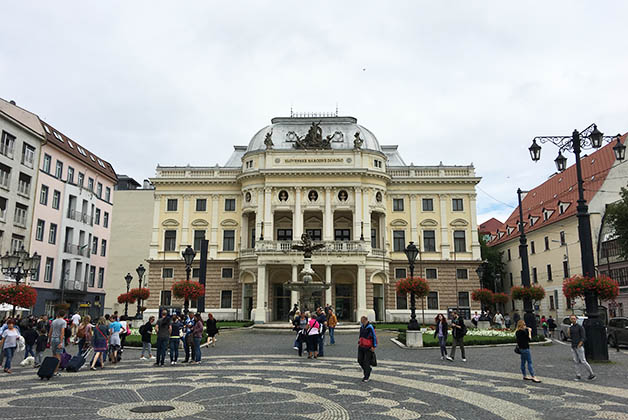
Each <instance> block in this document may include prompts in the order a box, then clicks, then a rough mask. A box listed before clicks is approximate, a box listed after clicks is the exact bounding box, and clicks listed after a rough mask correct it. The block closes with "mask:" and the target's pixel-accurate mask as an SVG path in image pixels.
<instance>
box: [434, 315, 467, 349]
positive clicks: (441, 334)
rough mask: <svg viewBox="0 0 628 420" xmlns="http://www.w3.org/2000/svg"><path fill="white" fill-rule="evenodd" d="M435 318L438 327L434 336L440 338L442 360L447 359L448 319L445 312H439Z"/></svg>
mask: <svg viewBox="0 0 628 420" xmlns="http://www.w3.org/2000/svg"><path fill="white" fill-rule="evenodd" d="M476 315H477V312H476ZM435 320H436V329H435V330H434V338H438V345H439V346H440V360H445V357H447V335H448V334H449V333H448V331H447V319H446V318H445V316H444V315H443V314H438V315H437V316H436V319H435Z"/></svg>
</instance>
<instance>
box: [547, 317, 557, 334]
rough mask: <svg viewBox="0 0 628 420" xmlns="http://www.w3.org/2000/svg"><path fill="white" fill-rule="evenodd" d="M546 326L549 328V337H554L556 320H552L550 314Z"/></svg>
mask: <svg viewBox="0 0 628 420" xmlns="http://www.w3.org/2000/svg"><path fill="white" fill-rule="evenodd" d="M547 328H548V329H549V335H550V338H555V335H556V334H555V332H556V321H554V318H552V316H551V315H550V316H549V318H548V319H547Z"/></svg>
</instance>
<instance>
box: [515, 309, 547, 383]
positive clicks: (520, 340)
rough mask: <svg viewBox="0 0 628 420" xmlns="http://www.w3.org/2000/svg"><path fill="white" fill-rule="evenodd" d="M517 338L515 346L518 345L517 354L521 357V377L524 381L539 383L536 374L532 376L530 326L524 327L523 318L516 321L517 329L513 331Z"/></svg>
mask: <svg viewBox="0 0 628 420" xmlns="http://www.w3.org/2000/svg"><path fill="white" fill-rule="evenodd" d="M515 337H516V338H517V347H519V356H520V357H521V373H522V374H523V379H524V380H526V381H532V382H536V383H540V382H541V381H539V380H538V379H537V378H536V376H534V368H533V367H532V354H531V353H530V340H531V339H532V328H528V327H526V323H525V322H524V321H523V319H520V320H519V322H517V329H516V332H515ZM526 363H527V364H528V372H529V373H530V376H527V375H526Z"/></svg>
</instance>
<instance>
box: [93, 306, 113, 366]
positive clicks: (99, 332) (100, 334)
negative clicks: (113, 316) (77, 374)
mask: <svg viewBox="0 0 628 420" xmlns="http://www.w3.org/2000/svg"><path fill="white" fill-rule="evenodd" d="M92 336H93V344H92V346H93V347H94V359H92V365H91V367H90V369H91V370H96V364H98V363H99V364H100V368H101V369H104V368H105V355H106V354H107V350H108V349H109V325H108V324H107V320H106V319H105V318H104V317H100V318H98V322H97V323H96V326H95V327H94V332H93V334H92Z"/></svg>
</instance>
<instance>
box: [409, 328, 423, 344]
mask: <svg viewBox="0 0 628 420" xmlns="http://www.w3.org/2000/svg"><path fill="white" fill-rule="evenodd" d="M406 346H407V347H411V348H417V347H423V333H422V332H421V331H412V330H407V331H406Z"/></svg>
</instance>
